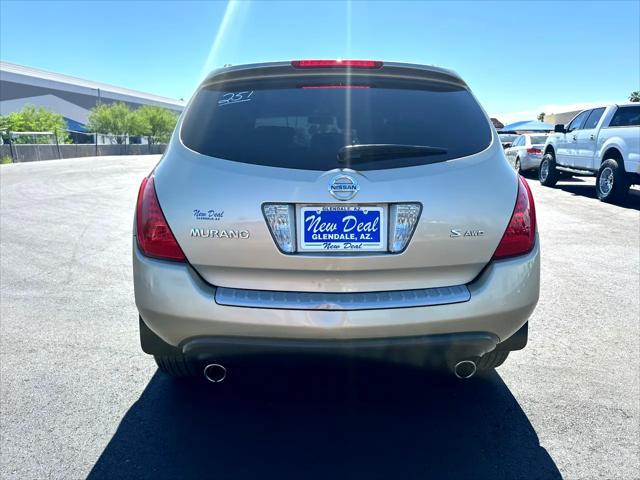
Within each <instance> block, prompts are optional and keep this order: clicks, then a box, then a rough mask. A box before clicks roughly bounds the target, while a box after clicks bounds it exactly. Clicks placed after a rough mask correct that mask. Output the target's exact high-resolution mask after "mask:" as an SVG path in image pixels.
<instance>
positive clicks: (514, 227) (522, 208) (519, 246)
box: [493, 176, 536, 260]
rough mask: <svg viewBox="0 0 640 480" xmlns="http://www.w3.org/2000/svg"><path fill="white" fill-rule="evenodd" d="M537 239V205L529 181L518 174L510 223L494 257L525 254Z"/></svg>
mask: <svg viewBox="0 0 640 480" xmlns="http://www.w3.org/2000/svg"><path fill="white" fill-rule="evenodd" d="M535 241H536V207H535V205H534V203H533V195H532V194H531V189H530V188H529V184H528V183H527V181H526V180H525V179H524V178H522V177H521V176H518V196H517V198H516V206H515V208H514V209H513V214H512V215H511V220H509V225H507V229H506V230H505V232H504V235H503V236H502V240H500V244H499V245H498V248H496V251H495V253H494V254H493V258H494V260H495V259H499V258H507V257H515V256H518V255H524V254H525V253H529V252H530V251H531V250H532V249H533V245H534V243H535Z"/></svg>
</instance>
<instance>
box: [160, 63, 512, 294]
mask: <svg viewBox="0 0 640 480" xmlns="http://www.w3.org/2000/svg"><path fill="white" fill-rule="evenodd" d="M177 131H178V132H179V133H180V135H179V136H178V135H174V138H173V140H172V142H171V144H170V146H169V149H168V150H167V152H166V154H165V156H164V158H163V160H162V161H161V162H160V164H159V165H158V167H157V169H156V172H155V182H156V191H157V194H158V199H159V202H160V204H161V206H162V210H163V212H164V214H165V216H166V219H167V222H168V223H169V225H170V227H171V229H172V231H173V233H174V235H175V237H176V239H177V241H178V243H179V244H180V246H181V247H182V249H183V251H184V253H185V255H186V257H187V259H188V261H189V262H190V264H191V265H192V266H193V268H195V269H196V270H197V271H198V272H199V274H200V275H201V276H202V277H203V278H204V279H205V280H206V281H207V282H209V283H211V284H212V285H216V286H225V287H233V288H245V289H258V290H282V291H323V292H367V291H383V290H404V289H417V288H430V287H442V286H452V285H460V284H465V283H468V282H469V281H471V280H472V279H473V278H474V277H476V276H477V275H478V273H479V272H480V271H481V270H482V268H483V267H484V266H485V265H486V264H487V263H488V262H489V261H490V259H491V257H492V255H493V253H494V251H495V249H496V246H497V245H498V243H499V242H500V238H501V237H502V234H503V233H504V231H505V227H506V225H507V223H508V222H509V219H510V216H511V213H512V211H513V208H514V202H515V197H516V191H517V181H516V177H515V174H514V172H513V170H512V169H511V168H510V167H509V165H508V164H507V162H506V161H505V159H504V154H503V152H502V148H501V146H500V142H499V141H498V140H497V136H496V134H495V131H494V130H493V129H492V127H491V125H490V123H489V119H488V118H487V116H486V114H485V113H484V112H483V111H482V109H481V108H480V106H479V105H478V103H477V101H476V100H475V99H474V97H473V95H472V94H471V93H470V92H469V90H468V88H467V87H466V85H465V84H464V83H463V82H462V81H461V80H460V79H459V78H458V77H457V76H455V75H453V74H451V73H450V72H448V71H445V70H439V69H429V68H417V67H410V66H406V65H400V64H385V65H384V66H381V65H379V64H375V65H374V68H345V67H344V66H332V67H331V68H322V67H314V68H295V67H294V66H292V65H291V64H269V65H267V66H260V67H248V68H241V69H237V70H231V71H225V72H222V73H220V74H217V75H213V76H212V77H210V78H209V79H208V80H207V81H205V82H204V83H203V86H202V87H201V88H200V89H199V91H198V92H197V93H196V94H195V96H194V98H193V99H192V100H191V102H190V104H189V106H188V108H187V111H186V112H185V114H184V115H183V117H182V119H181V121H180V123H179V125H178V130H177Z"/></svg>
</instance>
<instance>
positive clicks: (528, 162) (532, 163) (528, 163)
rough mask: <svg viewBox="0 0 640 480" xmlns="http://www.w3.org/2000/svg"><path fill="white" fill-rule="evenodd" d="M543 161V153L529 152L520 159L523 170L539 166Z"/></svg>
mask: <svg viewBox="0 0 640 480" xmlns="http://www.w3.org/2000/svg"><path fill="white" fill-rule="evenodd" d="M541 161H542V155H532V154H527V155H524V156H523V157H522V158H521V159H520V165H521V168H522V169H523V170H532V169H535V168H539V167H540V162H541Z"/></svg>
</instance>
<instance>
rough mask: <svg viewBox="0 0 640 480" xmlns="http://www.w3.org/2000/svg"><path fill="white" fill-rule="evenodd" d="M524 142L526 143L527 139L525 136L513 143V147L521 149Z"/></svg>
mask: <svg viewBox="0 0 640 480" xmlns="http://www.w3.org/2000/svg"><path fill="white" fill-rule="evenodd" d="M524 141H525V138H524V136H522V135H521V136H519V137H518V138H517V139H516V141H515V142H513V146H514V147H521V146H523V145H524Z"/></svg>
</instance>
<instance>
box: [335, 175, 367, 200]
mask: <svg viewBox="0 0 640 480" xmlns="http://www.w3.org/2000/svg"><path fill="white" fill-rule="evenodd" d="M359 190H360V185H358V182H356V181H355V179H354V178H351V177H350V176H349V175H338V176H337V177H334V178H333V180H331V182H330V183H329V193H331V195H333V197H334V198H336V199H338V200H341V201H346V200H351V199H352V198H353V197H355V196H356V193H358V191H359Z"/></svg>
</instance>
